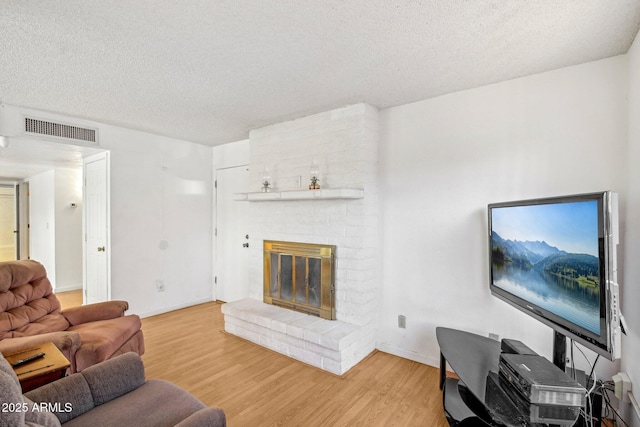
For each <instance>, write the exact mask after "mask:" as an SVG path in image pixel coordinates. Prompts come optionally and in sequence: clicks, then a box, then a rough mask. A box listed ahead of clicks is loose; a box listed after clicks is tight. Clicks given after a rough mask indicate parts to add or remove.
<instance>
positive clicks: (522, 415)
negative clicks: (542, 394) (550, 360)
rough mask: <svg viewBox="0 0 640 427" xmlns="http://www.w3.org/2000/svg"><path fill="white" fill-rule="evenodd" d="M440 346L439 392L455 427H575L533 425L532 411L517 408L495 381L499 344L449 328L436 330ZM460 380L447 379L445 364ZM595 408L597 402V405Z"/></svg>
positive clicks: (572, 422) (568, 422) (564, 423)
mask: <svg viewBox="0 0 640 427" xmlns="http://www.w3.org/2000/svg"><path fill="white" fill-rule="evenodd" d="M436 337H437V340H438V344H439V345H440V389H441V390H442V392H443V405H444V411H445V415H446V416H447V420H448V421H449V424H450V425H452V426H460V427H462V426H467V425H469V426H482V425H488V426H536V427H538V426H550V425H561V426H572V425H575V423H576V422H578V415H579V411H578V410H577V408H574V411H573V412H574V413H575V415H574V417H575V418H572V419H566V420H565V419H563V420H562V421H561V422H554V423H553V424H547V423H542V422H540V421H535V422H533V421H532V418H531V417H532V415H531V411H527V410H526V408H521V407H518V406H516V405H515V403H513V401H512V400H511V399H510V398H509V397H508V394H507V391H505V390H504V388H503V387H502V386H501V384H500V383H499V382H497V381H495V379H496V377H497V375H498V371H499V370H498V366H499V359H500V353H501V348H500V342H498V341H495V340H492V339H490V338H487V337H483V336H480V335H476V334H472V333H469V332H464V331H459V330H455V329H449V328H442V327H439V328H436ZM447 362H448V363H449V365H450V366H451V369H453V371H454V372H455V373H456V374H457V376H458V377H459V378H460V379H459V380H458V381H456V380H454V379H450V378H446V364H447ZM594 406H595V402H594Z"/></svg>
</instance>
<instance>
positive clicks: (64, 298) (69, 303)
mask: <svg viewBox="0 0 640 427" xmlns="http://www.w3.org/2000/svg"><path fill="white" fill-rule="evenodd" d="M56 297H58V301H60V305H61V306H62V309H63V310H64V309H65V308H69V307H75V306H77V305H82V291H69V292H60V293H56Z"/></svg>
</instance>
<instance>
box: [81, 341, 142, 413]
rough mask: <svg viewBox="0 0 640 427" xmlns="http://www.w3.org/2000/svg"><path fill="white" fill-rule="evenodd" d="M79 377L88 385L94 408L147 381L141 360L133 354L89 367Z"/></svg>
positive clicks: (126, 354) (122, 355) (123, 355)
mask: <svg viewBox="0 0 640 427" xmlns="http://www.w3.org/2000/svg"><path fill="white" fill-rule="evenodd" d="M81 375H82V376H83V377H84V379H85V380H86V381H87V384H88V385H89V389H90V390H91V395H92V396H93V401H94V404H95V405H96V406H98V405H102V404H103V403H106V402H109V401H111V400H113V399H115V398H117V397H120V396H122V395H123V394H126V393H129V392H130V391H133V390H135V389H137V388H138V387H140V386H141V385H143V384H144V383H145V382H146V381H147V380H146V379H145V376H144V365H143V364H142V359H141V358H140V356H138V355H137V354H136V353H133V352H129V353H125V354H121V355H120V356H117V357H114V358H113V359H109V360H105V361H104V362H101V363H98V364H97V365H93V366H89V367H88V368H87V369H84V370H83V371H82V372H81Z"/></svg>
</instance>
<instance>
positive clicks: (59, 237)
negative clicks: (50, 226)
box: [54, 168, 82, 292]
mask: <svg viewBox="0 0 640 427" xmlns="http://www.w3.org/2000/svg"><path fill="white" fill-rule="evenodd" d="M54 191H55V195H54V203H55V206H54V211H55V235H56V239H55V264H56V292H65V291H70V290H76V289H82V169H81V168H74V169H66V168H58V169H56V170H55V182H54ZM71 203H76V204H77V207H75V208H74V207H71Z"/></svg>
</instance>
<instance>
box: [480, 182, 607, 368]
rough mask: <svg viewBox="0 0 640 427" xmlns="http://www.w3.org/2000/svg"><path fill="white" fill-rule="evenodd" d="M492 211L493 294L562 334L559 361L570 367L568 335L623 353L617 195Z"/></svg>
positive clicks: (548, 200)
mask: <svg viewBox="0 0 640 427" xmlns="http://www.w3.org/2000/svg"><path fill="white" fill-rule="evenodd" d="M488 214H489V250H490V252H489V253H490V272H491V273H490V274H491V282H490V289H491V293H492V294H493V295H494V296H496V297H498V298H500V299H502V300H504V301H506V302H507V303H509V304H511V305H512V306H514V307H516V308H517V309H519V310H521V311H523V312H524V313H527V314H528V315H530V316H532V317H534V318H536V319H538V320H539V321H541V322H542V323H544V324H546V325H548V326H550V327H551V328H552V329H553V330H554V331H555V332H556V333H555V341H554V363H556V364H559V363H562V367H564V354H565V353H564V352H565V351H566V350H564V349H560V350H558V349H556V348H555V346H556V344H557V345H562V346H564V345H565V343H566V338H565V337H569V338H571V339H573V340H574V341H576V342H578V343H580V344H582V345H584V346H585V347H587V348H589V349H591V350H593V351H595V352H596V353H598V354H600V355H603V356H605V357H607V358H608V359H610V360H614V359H617V358H619V357H620V320H619V316H620V313H619V302H618V283H617V271H616V269H617V263H616V250H617V244H618V198H617V194H616V193H613V192H611V191H605V192H599V193H590V194H577V195H569V196H562V197H552V198H543V199H535V200H521V201H514V202H505V203H492V204H490V205H489V206H488ZM558 343H561V344H558ZM556 352H561V353H560V354H561V356H560V357H559V358H561V359H562V360H557V359H556V357H558V356H557V354H556Z"/></svg>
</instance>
